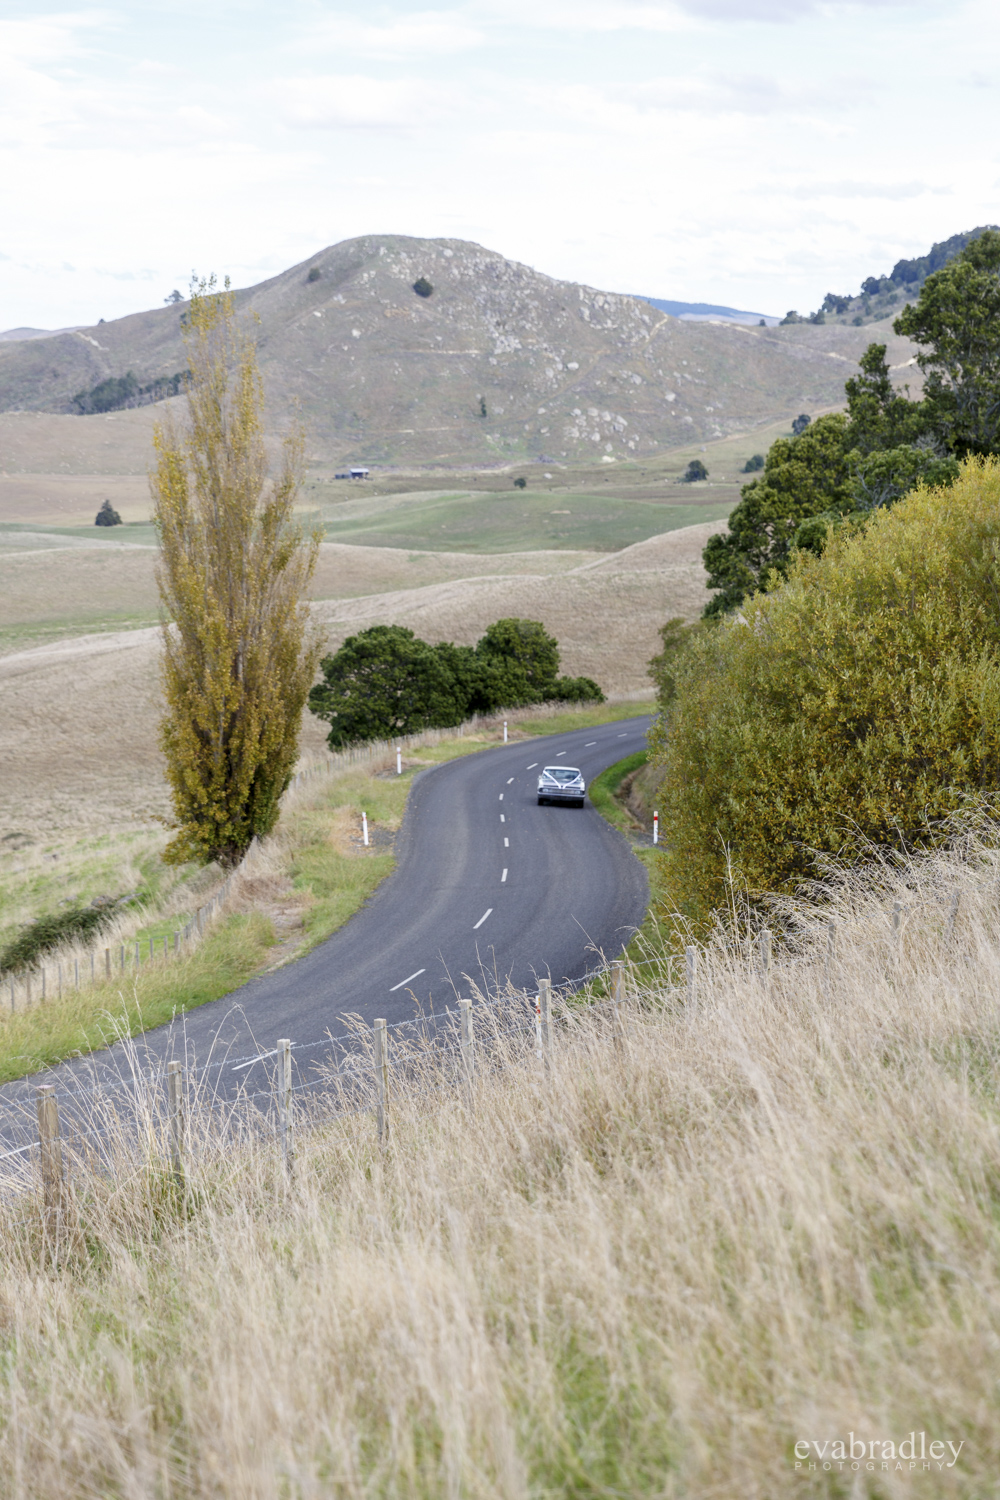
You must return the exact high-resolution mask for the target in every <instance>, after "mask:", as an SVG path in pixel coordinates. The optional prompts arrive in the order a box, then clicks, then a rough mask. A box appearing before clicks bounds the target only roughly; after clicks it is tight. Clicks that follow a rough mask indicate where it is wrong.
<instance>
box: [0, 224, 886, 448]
mask: <svg viewBox="0 0 1000 1500" xmlns="http://www.w3.org/2000/svg"><path fill="white" fill-rule="evenodd" d="M237 301H238V305H239V306H240V308H241V309H242V310H245V311H246V312H248V313H252V314H254V315H255V316H256V317H257V318H258V319H259V324H258V327H259V351H260V362H261V369H262V372H263V375H264V380H265V385H266V389H267V395H268V402H269V410H270V412H271V418H272V422H273V425H274V426H275V428H280V427H281V426H282V425H283V424H284V423H285V422H286V421H287V420H288V419H289V417H290V416H291V414H292V413H293V412H296V411H297V412H298V413H299V414H300V415H301V416H302V418H303V419H304V420H305V422H306V425H307V429H308V433H309V452H310V456H311V458H312V459H313V460H316V461H329V462H333V463H347V462H368V463H383V464H392V463H429V464H438V463H451V462H472V463H491V462H493V463H509V462H524V461H527V460H532V459H535V460H539V459H540V460H542V461H544V462H552V463H556V462H559V461H561V460H570V461H578V460H581V459H591V460H593V459H595V458H598V457H600V458H603V459H607V460H608V461H611V460H617V459H628V458H633V457H634V458H648V457H650V456H652V455H654V454H655V453H658V452H662V451H663V450H664V449H668V448H671V447H674V446H677V445H680V444H690V443H691V442H692V441H699V440H700V441H709V440H711V439H714V438H718V437H723V436H726V435H727V434H729V433H732V432H738V431H747V430H749V429H752V428H753V427H755V426H757V425H758V424H761V423H765V422H772V421H774V420H775V419H776V418H783V417H785V416H787V417H789V418H791V417H792V416H794V415H795V414H797V413H798V412H799V411H807V412H809V411H812V412H815V411H816V410H817V409H822V408H825V407H829V406H835V405H838V404H840V403H841V402H842V400H843V385H844V380H845V378H846V377H847V376H848V375H849V374H851V373H852V371H853V369H854V367H855V364H856V361H857V358H858V356H859V354H860V353H861V351H862V349H863V348H864V347H865V345H866V343H867V342H868V341H869V339H870V338H871V337H873V336H874V337H878V338H880V339H882V338H885V339H886V340H887V341H888V343H889V345H890V351H889V357H890V362H891V363H893V364H894V365H897V366H898V367H899V368H900V369H904V368H905V366H906V365H907V364H908V362H909V361H910V360H911V358H912V354H913V349H912V346H911V345H909V344H908V343H907V341H906V340H903V339H897V338H896V337H895V336H894V335H893V334H892V332H891V326H890V325H889V324H886V327H885V329H884V330H883V329H882V328H866V329H865V330H860V329H854V328H847V327H833V328H816V327H813V326H810V325H800V326H798V327H789V328H780V329H777V328H762V327H758V328H747V327H742V326H740V325H736V324H732V323H728V324H726V323H707V322H699V323H691V322H682V321H680V320H678V319H676V318H673V317H670V316H669V315H667V314H665V313H663V312H661V311H659V310H658V309H656V308H654V307H652V306H651V305H650V304H649V303H648V302H646V301H644V300H643V299H641V298H638V297H631V296H623V295H619V294H616V293H611V292H603V291H600V290H598V289H596V288H594V287H588V286H583V285H578V284H576V283H574V282H566V281H557V280H554V279H553V278H551V277H549V276H545V275H542V274H541V273H539V272H537V271H534V270H532V269H531V268H530V267H528V266H524V265H521V264H519V263H518V262H516V261H511V260H507V259H505V258H504V257H503V256H502V255H499V254H497V253H496V252H494V251H491V250H487V249H484V248H483V247H482V246H479V245H475V244H471V243H468V242H466V241H463V240H449V239H433V240H431V239H413V238H409V237H407V236H404V235H366V236H363V237H361V238H359V239H353V240H346V241H344V242H342V243H341V244H338V245H333V246H331V247H329V248H328V249H326V250H322V251H320V252H319V253H318V254H316V255H313V256H310V257H309V259H308V260H306V261H303V262H302V263H301V264H299V265H297V266H293V267H292V268H291V269H290V270H288V271H285V272H282V274H281V275H279V276H275V277H272V278H271V279H270V280H268V281H264V282H262V283H260V284H259V285H258V286H255V287H250V288H248V289H246V290H242V291H239V292H238V293H237ZM186 307H187V304H186V303H185V302H180V303H176V304H172V305H169V306H166V307H162V308H157V309H154V310H152V311H150V312H144V313H137V314H134V315H132V316H130V317H127V318H120V319H117V320H116V321H114V322H111V323H99V324H97V325H96V326H95V327H93V328H80V329H73V330H70V331H67V332H63V333H60V334H57V335H53V336H52V337H51V338H43V339H32V340H30V341H19V342H10V343H7V344H2V345H0V411H12V410H32V411H46V412H74V411H80V410H81V407H82V408H83V409H85V410H89V411H91V412H93V411H94V410H95V409H96V410H100V403H99V401H98V403H97V405H96V408H95V404H94V400H93V393H94V391H95V388H97V387H101V386H102V384H103V385H105V386H106V388H107V389H110V390H121V391H126V390H133V389H135V390H143V391H146V392H153V394H154V395H155V394H156V393H157V392H158V391H160V390H162V389H165V388H166V387H165V384H164V383H165V382H169V381H170V379H171V378H172V377H175V376H176V375H177V374H178V373H179V372H181V371H183V369H184V367H185V363H186V360H185V352H184V342H183V337H182V319H183V317H184V315H185V312H186ZM129 377H131V379H129ZM74 398H77V400H76V401H74ZM83 398H89V399H90V402H91V404H90V405H89V407H88V406H87V405H86V401H85V400H84V399H83ZM147 399H148V398H147ZM80 420H81V421H87V422H92V421H95V420H98V421H99V420H101V418H100V416H94V415H89V416H81V417H80Z"/></svg>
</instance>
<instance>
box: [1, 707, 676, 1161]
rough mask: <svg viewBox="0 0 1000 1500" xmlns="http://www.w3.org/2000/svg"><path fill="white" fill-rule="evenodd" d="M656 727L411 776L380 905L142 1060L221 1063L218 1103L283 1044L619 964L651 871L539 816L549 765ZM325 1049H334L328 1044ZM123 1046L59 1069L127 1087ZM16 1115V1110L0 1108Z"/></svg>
mask: <svg viewBox="0 0 1000 1500" xmlns="http://www.w3.org/2000/svg"><path fill="white" fill-rule="evenodd" d="M649 723H650V720H649V718H647V717H643V718H637V719H626V720H620V721H618V722H617V723H613V724H607V725H604V726H602V727H600V728H597V729H580V730H574V731H573V732H572V733H570V734H561V735H551V736H548V737H546V738H544V739H536V738H532V739H527V740H520V741H517V742H515V743H512V744H510V745H504V746H498V747H497V748H496V749H492V750H487V751H481V752H479V753H477V754H473V755H469V756H466V757H463V758H461V759H459V760H453V761H448V762H446V763H444V764H442V765H440V766H436V767H434V768H433V769H431V770H427V771H422V772H420V773H419V774H418V775H417V776H416V777H415V779H414V783H413V787H412V789H411V792H410V797H409V801H408V805H407V811H406V817H405V818H404V821H403V825H402V828H401V829H400V832H399V834H398V836H397V839H396V856H397V866H396V869H395V870H394V871H393V873H392V874H391V875H390V876H389V877H388V878H387V879H386V880H384V881H383V882H382V884H381V885H380V886H379V887H378V889H377V891H376V892H375V894H374V896H373V897H372V899H371V900H370V901H369V902H368V903H367V905H366V906H364V907H363V908H362V909H361V911H359V912H357V913H356V915H355V916H353V917H352V918H351V919H350V921H349V922H347V923H346V924H345V926H344V927H342V928H341V929H340V930H339V931H338V932H335V933H334V934H333V936H332V937H330V938H328V939H327V940H326V942H324V943H321V944H320V945H319V946H318V947H316V948H314V949H313V950H312V952H311V953H309V954H307V955H306V956H305V957H304V958H301V959H298V960H296V961H295V962H294V963H290V964H287V965H286V966H284V967H283V968H280V969H278V970H276V971H275V972H273V973H270V974H264V975H261V976H259V977H258V978H255V979H253V980H251V981H250V983H249V984H246V985H244V986H243V987H242V988H241V989H239V990H237V991H235V992H234V993H233V994H231V995H227V996H226V997H224V998H223V999H221V1000H217V1001H214V1002H212V1003H211V1004H208V1005H204V1006H201V1007H199V1008H198V1009H195V1010H191V1011H188V1012H187V1013H186V1014H184V1015H183V1016H181V1017H178V1019H177V1020H176V1021H174V1022H171V1023H170V1024H169V1025H166V1026H162V1027H159V1028H158V1029H157V1030H155V1031H151V1032H149V1033H147V1034H146V1035H145V1036H144V1037H143V1038H142V1040H141V1043H139V1044H138V1046H139V1059H140V1065H141V1066H142V1067H143V1068H144V1069H145V1067H146V1066H147V1065H148V1066H151V1067H152V1068H153V1069H154V1070H158V1068H159V1066H162V1064H163V1062H164V1061H165V1059H167V1058H168V1057H172V1056H182V1057H184V1059H185V1063H186V1066H188V1067H199V1066H204V1065H206V1064H207V1063H208V1062H209V1061H210V1060H211V1062H212V1068H213V1072H214V1073H215V1074H216V1075H217V1076H216V1083H215V1087H216V1089H217V1090H219V1091H221V1093H222V1094H224V1095H231V1094H232V1093H234V1092H235V1091H236V1090H237V1089H238V1088H240V1087H243V1088H246V1087H247V1086H248V1085H250V1086H251V1087H252V1084H253V1072H255V1071H258V1070H253V1072H248V1071H247V1070H246V1068H245V1067H241V1066H239V1064H240V1063H242V1062H244V1061H245V1059H247V1058H252V1057H254V1056H255V1055H257V1054H259V1053H261V1052H263V1051H267V1050H268V1049H270V1048H273V1046H274V1043H275V1041H276V1040H277V1039H278V1038H279V1037H290V1038H291V1039H292V1042H293V1049H294V1050H293V1057H294V1058H295V1061H296V1064H297V1067H296V1072H297V1075H298V1076H299V1077H300V1078H303V1079H304V1078H305V1077H306V1076H307V1075H308V1073H309V1071H310V1069H311V1067H312V1065H313V1064H315V1063H316V1062H317V1061H318V1060H319V1059H320V1058H321V1057H322V1056H323V1055H324V1048H326V1049H327V1051H335V1050H338V1048H337V1043H338V1040H339V1043H340V1050H342V1049H343V1047H344V1046H345V1045H348V1042H347V1038H348V1037H349V1029H348V1027H347V1026H345V1022H344V1017H345V1015H349V1014H353V1015H355V1016H360V1017H361V1019H362V1020H363V1021H365V1022H367V1023H369V1024H370V1023H371V1022H372V1021H374V1019H375V1018H376V1017H377V1016H381V1017H384V1018H385V1019H386V1020H387V1021H388V1022H389V1023H394V1022H400V1021H406V1020H410V1019H412V1018H414V1017H415V1016H417V1015H419V1014H426V1013H427V1012H429V1011H432V1010H433V1011H435V1012H441V1011H443V1010H444V1009H445V1008H446V1007H447V1006H448V1005H449V1004H450V1005H451V1006H452V1007H454V1005H455V1001H456V999H457V998H458V997H459V996H460V995H467V994H470V993H471V986H472V985H475V986H476V987H478V989H479V991H480V992H481V993H485V994H488V995H491V996H497V995H499V994H502V993H503V992H504V991H505V990H506V988H507V987H508V985H513V986H514V987H515V988H517V989H528V988H531V987H533V986H534V985H535V983H536V981H537V979H538V978H539V977H543V976H547V977H549V978H551V980H552V982H553V984H555V985H564V984H573V983H574V982H576V981H579V980H580V979H581V978H582V976H583V975H584V974H586V973H587V972H588V971H589V970H591V969H593V968H595V967H597V966H598V965H599V964H600V962H601V961H602V956H603V958H605V959H609V958H612V957H614V955H615V954H616V953H618V952H620V951H621V949H622V947H623V946H624V945H625V943H627V942H628V940H629V938H630V937H631V935H632V933H633V932H634V930H635V929H636V928H637V927H638V926H639V924H640V923H641V922H642V919H643V915H644V913H645V909H646V903H647V898H648V888H647V882H646V872H645V870H644V868H643V866H642V864H641V863H640V862H639V860H637V859H636V858H635V856H634V855H633V853H632V851H631V849H630V847H629V844H628V842H627V840H626V839H625V838H624V837H623V836H622V835H621V834H620V833H618V832H617V831H616V830H614V829H613V828H611V827H610V826H609V824H608V823H606V822H605V820H604V819H603V818H602V817H601V816H600V815H599V814H598V813H597V812H596V811H595V810H594V809H593V808H592V807H591V806H590V803H589V801H588V803H587V804H586V806H585V807H584V808H582V809H578V808H573V807H559V806H553V807H539V806H538V805H537V796H536V778H537V775H538V769H539V768H540V767H541V766H542V765H546V764H550V763H555V764H563V765H575V766H579V767H580V769H581V770H582V771H583V773H584V776H585V778H586V780H587V782H588V784H589V782H590V781H592V780H593V778H594V777H595V776H596V775H598V773H599V772H600V771H602V770H603V769H604V768H605V767H607V766H609V765H611V764H613V763H614V762H615V761H617V760H620V759H622V757H623V756H626V755H630V754H632V753H633V752H634V751H636V750H641V749H643V748H644V747H645V742H646V741H645V736H646V730H647V728H648V727H649ZM330 1039H333V1040H332V1041H330ZM135 1056H136V1054H135V1052H134V1051H133V1052H132V1053H131V1055H128V1052H127V1049H126V1048H125V1047H123V1046H116V1047H112V1048H110V1049H108V1051H106V1052H100V1053H95V1054H92V1055H91V1056H90V1057H87V1058H80V1059H76V1060H73V1061H70V1062H67V1063H64V1064H61V1065H60V1066H59V1067H58V1068H55V1069H53V1070H52V1071H51V1072H50V1073H49V1074H48V1075H47V1078H46V1081H48V1082H52V1083H54V1084H55V1085H56V1086H57V1088H65V1089H68V1090H73V1091H75V1090H78V1089H79V1088H80V1087H81V1085H84V1084H92V1083H94V1082H97V1081H101V1082H103V1083H104V1084H105V1085H109V1084H113V1083H116V1082H117V1083H119V1085H121V1084H122V1083H123V1081H124V1080H126V1079H127V1077H128V1075H129V1074H130V1072H131V1069H132V1066H133V1065H134V1059H135ZM39 1081H40V1079H39V1078H38V1077H37V1076H36V1077H34V1078H31V1079H23V1080H20V1081H19V1082H17V1083H13V1084H8V1085H6V1086H5V1087H4V1088H3V1089H0V1139H3V1138H4V1137H6V1138H7V1139H8V1140H10V1139H11V1136H10V1132H9V1130H7V1129H5V1128H4V1126H3V1118H2V1117H3V1115H4V1114H5V1113H7V1114H8V1117H9V1118H10V1119H11V1121H12V1120H13V1117H14V1116H18V1117H20V1118H21V1119H22V1120H26V1118H27V1116H26V1114H25V1106H26V1105H28V1104H29V1101H31V1113H32V1114H33V1097H34V1086H35V1084H37V1083H38V1082H39ZM4 1104H7V1105H8V1107H9V1106H13V1111H12V1112H11V1111H10V1110H9V1109H8V1111H4V1110H3V1105H4Z"/></svg>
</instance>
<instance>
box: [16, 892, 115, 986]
mask: <svg viewBox="0 0 1000 1500" xmlns="http://www.w3.org/2000/svg"><path fill="white" fill-rule="evenodd" d="M115 905H116V903H114V902H110V903H109V904H108V905H106V906H70V907H67V908H66V910H65V911H59V912H53V913H52V915H51V916H48V917H37V918H36V919H35V921H34V922H31V923H30V924H29V925H28V926H27V927H25V928H23V929H22V930H21V932H19V933H18V935H17V937H16V938H14V939H13V941H12V942H10V943H8V944H7V947H6V948H5V949H4V950H3V952H2V953H0V971H4V972H6V971H7V970H16V969H30V968H31V967H32V965H33V964H35V963H37V961H38V960H39V959H40V958H41V957H43V955H44V954H46V953H50V952H51V951H52V949H53V948H58V947H59V946H60V944H62V943H66V942H69V941H71V939H73V938H81V939H84V940H86V939H87V938H90V937H94V936H95V935H96V934H97V933H98V932H100V930H101V928H102V927H106V926H107V924H108V922H109V921H110V920H111V918H112V916H113V915H114V912H115Z"/></svg>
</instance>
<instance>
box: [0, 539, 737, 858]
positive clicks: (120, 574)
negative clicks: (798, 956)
mask: <svg viewBox="0 0 1000 1500" xmlns="http://www.w3.org/2000/svg"><path fill="white" fill-rule="evenodd" d="M711 529H712V527H711V526H696V527H691V528H685V529H684V530H680V531H674V532H670V533H668V534H667V535H666V536H663V537H660V538H654V539H652V540H651V541H649V542H643V543H639V544H638V545H637V546H635V547H629V548H627V549H626V550H625V551H624V552H621V553H618V554H616V555H615V556H614V557H609V558H603V559H601V558H599V559H593V558H589V559H588V560H587V561H586V562H584V563H582V564H581V563H579V560H578V559H579V554H553V553H550V552H548V553H543V554H540V555H538V554H536V555H535V556H534V557H533V556H532V555H530V554H529V555H523V554H514V555H509V554H508V555H505V556H498V557H475V558H468V557H462V556H459V555H455V554H451V555H449V554H439V553H417V554H408V553H404V552H399V551H393V550H392V549H383V548H378V547H342V546H332V545H330V546H325V547H324V549H323V556H324V562H323V564H322V567H323V572H322V576H321V580H320V582H321V586H322V587H323V588H324V589H325V590H329V591H330V592H331V593H333V592H340V594H341V597H340V598H329V597H328V598H326V599H325V600H322V601H319V602H317V603H316V604H315V605H314V610H315V614H316V617H317V618H318V619H319V620H320V621H321V622H322V624H323V626H324V629H325V631H326V635H327V641H328V644H329V648H330V649H335V648H336V646H337V645H339V643H340V642H341V641H342V640H343V639H344V638H345V636H347V635H349V634H351V633H352V632H353V631H357V630H362V629H364V628H365V627H366V626H368V625H372V624H375V623H378V622H387V623H396V624H401V625H408V626H410V627H411V628H412V629H414V630H415V631H416V632H417V634H418V635H423V636H425V637H426V638H427V639H429V640H455V641H464V642H469V643H471V642H473V641H475V640H476V639H477V638H478V637H479V636H480V635H481V634H482V632H483V630H484V629H485V628H486V626H487V625H488V624H489V623H490V622H491V621H492V620H495V619H498V618H500V617H501V616H504V615H522V616H527V617H529V618H531V619H538V620H542V621H543V622H544V624H545V625H546V627H547V628H548V629H549V630H550V631H552V633H553V634H554V635H555V636H556V638H557V640H558V641H559V643H560V648H561V650H562V664H563V670H564V671H565V672H567V673H569V674H571V675H573V676H577V675H581V674H583V675H586V676H590V677H594V678H596V680H597V681H598V682H599V683H600V684H601V686H602V687H603V688H604V689H605V691H606V692H611V693H622V692H624V693H627V692H633V691H637V690H638V689H640V688H644V687H646V686H647V685H648V681H647V679H646V676H645V664H646V662H647V661H648V659H649V658H650V657H651V656H652V655H653V653H654V651H655V650H656V649H657V646H658V642H657V635H656V632H657V630H658V628H659V626H660V625H661V624H662V623H663V621H664V620H665V619H667V618H668V617H669V616H670V615H684V616H685V617H687V618H693V617H694V616H696V615H697V614H698V613H699V611H700V609H701V607H702V604H703V602H704V598H705V590H704V571H703V569H702V566H701V548H702V546H703V545H704V540H705V537H706V536H707V535H708V534H709V532H710V530H711ZM567 560H571V561H575V562H576V566H575V567H571V568H569V569H565V564H566V562H567ZM151 564H152V556H151V554H147V553H146V552H140V551H131V550H124V551H119V550H117V549H116V550H115V552H114V554H110V553H108V554H103V553H95V552H93V551H91V550H90V549H85V550H81V551H79V552H77V551H75V550H72V551H69V550H68V551H65V552H63V551H59V552H54V553H52V554H50V555H48V556H43V557H20V558H19V557H13V558H7V559H0V578H7V579H15V580H16V579H20V580H21V583H22V586H23V590H24V593H23V595H22V596H21V598H20V602H19V603H17V604H16V605H11V604H9V603H8V604H7V605H4V606H0V610H4V609H8V608H16V609H19V610H20V611H21V616H20V617H21V618H23V616H24V612H25V610H26V609H28V608H29V606H30V608H33V609H34V610H35V611H36V614H37V616H38V617H39V618H44V617H45V616H44V612H45V611H46V610H51V611H52V612H55V611H57V610H58V609H59V608H60V607H64V608H65V609H66V610H67V613H69V612H70V611H71V610H78V611H82V610H83V609H85V608H86V607H88V601H89V600H90V591H91V590H92V591H93V593H94V594H97V595H100V598H102V599H105V600H106V601H107V602H108V603H109V604H110V602H111V601H112V600H113V599H117V600H118V601H119V602H120V603H123V604H124V603H127V604H128V606H129V607H133V606H134V607H135V608H136V610H137V611H138V610H139V608H140V606H141V605H142V603H143V600H147V601H148V603H149V607H150V609H151V611H155V589H154V585H153V580H152V566H151ZM529 567H530V568H532V570H533V571H531V572H530V573H529V572H527V571H526V570H527V569H528V568H529ZM411 569H412V570H413V571H412V572H411V571H410V570H411ZM470 569H474V570H475V571H474V576H471V577H470V576H468V575H469V570H470ZM557 569H559V570H561V571H556V570H557ZM563 569H565V570H563ZM456 573H460V574H464V576H458V577H456V576H455V574H456ZM414 577H415V578H416V580H417V582H418V584H419V585H420V586H416V587H406V588H396V589H393V588H392V585H393V584H394V583H395V582H397V581H410V580H412V579H414ZM46 579H48V580H50V582H51V583H52V587H51V588H50V589H46V588H45V586H44V585H45V581H46ZM74 579H75V580H76V583H74V582H73V580H74ZM105 579H107V580H110V581H111V582H109V584H108V589H107V593H106V594H104V593H103V592H102V590H103V588H104V582H103V581H104V580H105ZM435 579H437V580H438V581H432V580H435ZM112 583H113V585H114V590H115V591H117V592H114V593H113V592H112V587H111V584H112ZM78 585H79V588H78V589H77V586H78ZM356 588H364V589H366V590H367V591H366V592H365V593H364V594H363V596H362V597H350V596H349V594H350V592H353V591H354V590H355V589H356ZM75 589H77V591H76V592H74V590H75ZM29 595H30V596H31V597H30V598H29V597H28V596H29ZM11 597H13V594H12V595H11ZM93 607H95V608H96V605H94V606H93ZM98 613H99V611H98ZM103 618H106V617H103ZM0 623H3V619H2V618H0ZM112 623H113V622H112ZM158 659H159V632H158V629H157V628H155V627H148V628H144V629H137V630H108V631H106V632H105V633H102V634H92V635H83V636H79V637H77V638H75V639H67V640H60V641H57V642H55V643H53V644H50V645H46V646H41V647H37V648H33V649H29V650H24V649H21V650H17V651H13V652H9V653H8V654H7V655H6V656H0V759H2V762H3V764H4V768H5V770H4V776H3V779H2V782H0V821H2V822H3V823H4V825H5V828H6V829H7V830H18V831H22V832H25V833H28V834H30V835H31V836H33V837H35V836H46V835H48V834H51V833H54V832H56V831H58V830H63V829H67V828H74V829H78V830H80V831H86V830H95V829H99V828H102V827H106V826H108V825H109V824H110V825H113V826H115V827H116V828H125V827H129V826H133V825H142V824H146V826H148V824H149V819H150V818H151V817H152V816H155V815H158V814H166V813H167V812H168V810H169V809H168V800H167V790H166V785H165V782H164V780H163V775H162V769H161V759H160V752H159V748H158V745H157V722H158V719H159V714H160V690H159V681H158V666H157V663H158ZM324 734H325V726H324V725H323V724H322V723H320V721H319V720H318V719H315V718H314V717H313V715H311V714H309V713H307V714H306V715H305V716H304V720H303V739H302V744H303V751H304V752H305V753H307V754H309V753H312V752H313V751H319V750H320V749H321V748H322V746H323V744H324Z"/></svg>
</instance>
